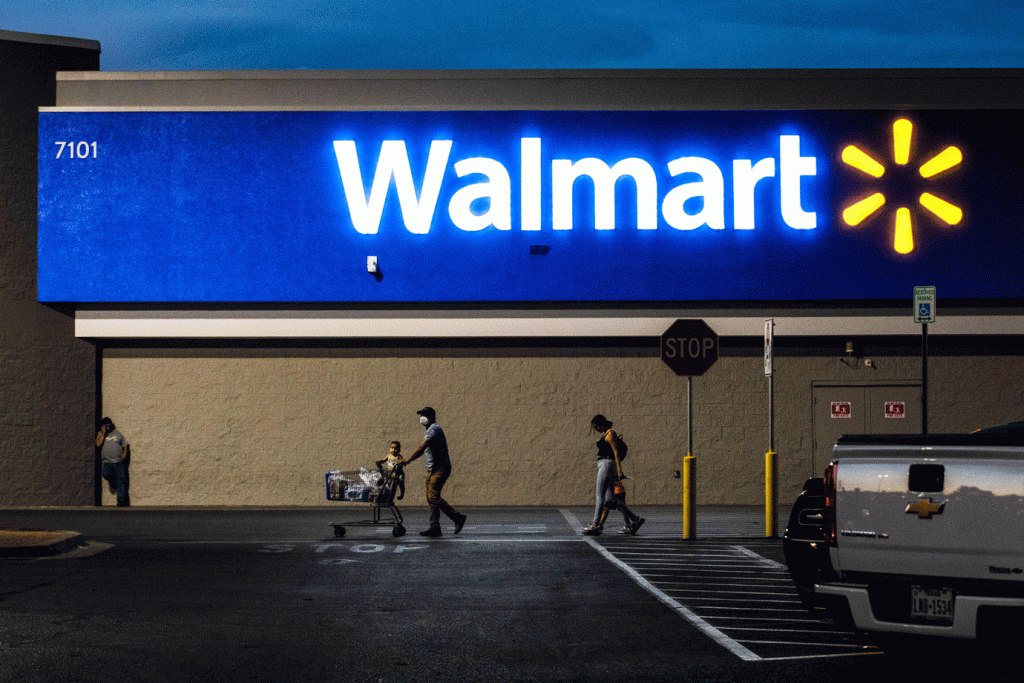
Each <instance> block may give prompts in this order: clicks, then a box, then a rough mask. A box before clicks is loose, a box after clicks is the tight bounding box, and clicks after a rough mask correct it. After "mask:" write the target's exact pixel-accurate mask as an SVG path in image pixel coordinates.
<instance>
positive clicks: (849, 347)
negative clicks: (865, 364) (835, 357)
mask: <svg viewBox="0 0 1024 683" xmlns="http://www.w3.org/2000/svg"><path fill="white" fill-rule="evenodd" d="M839 362H840V363H842V364H843V365H846V366H848V367H851V368H853V369H854V370H856V369H857V351H856V349H855V348H854V346H853V342H852V341H848V342H846V355H845V356H843V357H841V358H840V359H839Z"/></svg>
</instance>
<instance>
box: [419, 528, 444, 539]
mask: <svg viewBox="0 0 1024 683" xmlns="http://www.w3.org/2000/svg"><path fill="white" fill-rule="evenodd" d="M440 535H441V527H439V526H432V527H430V528H429V529H427V530H426V531H421V532H420V536H426V537H427V538H437V537H438V536H440Z"/></svg>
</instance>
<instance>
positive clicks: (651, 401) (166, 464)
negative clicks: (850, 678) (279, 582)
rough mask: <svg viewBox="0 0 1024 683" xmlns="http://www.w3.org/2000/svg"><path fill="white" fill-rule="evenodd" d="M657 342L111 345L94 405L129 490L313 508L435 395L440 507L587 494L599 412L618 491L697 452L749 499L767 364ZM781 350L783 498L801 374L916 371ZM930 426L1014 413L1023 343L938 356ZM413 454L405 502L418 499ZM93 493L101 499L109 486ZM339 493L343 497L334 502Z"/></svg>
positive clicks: (754, 483)
mask: <svg viewBox="0 0 1024 683" xmlns="http://www.w3.org/2000/svg"><path fill="white" fill-rule="evenodd" d="M656 354H657V350H656V349H654V350H653V351H652V350H651V349H648V348H642V349H633V350H632V351H631V352H629V353H626V352H621V350H614V351H611V352H608V353H592V352H591V353H588V354H586V355H585V356H584V355H579V354H576V353H574V351H573V350H571V349H570V350H565V349H550V350H548V352H547V355H545V353H544V352H532V353H528V354H524V353H519V352H516V351H515V350H509V349H501V350H495V349H480V350H471V349H458V350H457V351H456V350H451V349H433V350H430V351H423V350H418V349H376V350H368V351H366V352H361V351H358V350H356V351H353V350H346V351H342V350H329V349H328V350H316V351H301V352H287V351H269V350H267V351H259V350H221V351H217V350H196V349H192V350H176V351H167V352H161V351H159V350H146V349H134V350H133V349H107V350H106V351H105V357H104V360H103V397H104V404H103V413H104V414H106V415H110V416H111V417H112V418H113V419H114V421H115V422H116V423H117V424H118V427H119V428H120V429H122V431H123V432H124V433H125V434H126V436H127V437H128V439H129V440H130V441H131V444H132V452H133V458H132V465H131V489H132V503H133V505H310V506H312V505H323V504H326V501H325V494H324V473H326V472H327V471H329V470H331V469H335V468H337V469H340V470H354V469H359V468H360V467H363V466H371V467H372V463H373V462H374V461H375V460H377V459H379V458H381V457H383V456H384V455H385V453H386V451H387V448H388V444H389V443H390V442H391V441H392V440H395V439H397V440H399V441H401V442H402V450H403V452H404V453H407V454H408V453H411V452H412V451H413V450H414V449H415V448H416V447H417V446H418V445H419V443H420V442H421V440H422V428H421V427H420V426H419V424H418V422H417V420H418V417H417V415H416V410H418V409H419V408H422V407H423V406H425V405H430V406H433V407H434V408H435V409H436V410H437V415H438V422H439V423H440V424H441V426H442V427H443V428H444V429H445V432H446V434H447V435H448V440H449V445H450V448H451V453H452V459H453V461H454V474H453V475H452V478H451V479H450V481H449V483H448V485H447V486H446V488H445V497H446V498H447V499H448V500H449V501H450V502H452V503H453V504H454V505H456V506H459V505H588V504H591V503H592V502H593V500H594V478H595V465H596V463H595V455H596V446H595V442H596V441H597V435H596V434H593V433H591V432H590V431H589V423H590V419H591V417H592V416H593V415H594V414H595V413H602V414H604V415H606V416H607V417H608V418H610V419H611V420H613V421H614V423H615V426H614V428H615V429H616V431H618V432H619V433H620V434H621V435H622V436H623V437H624V438H625V439H626V441H627V443H628V444H629V456H628V458H627V460H626V462H625V470H626V472H627V473H628V474H629V475H630V476H631V477H632V479H631V480H630V481H629V482H628V484H627V496H628V498H629V502H630V504H631V505H636V506H638V507H639V506H642V505H644V504H652V505H653V504H657V505H674V504H680V503H681V502H682V479H681V478H676V476H675V475H676V472H677V471H681V470H682V467H683V458H684V457H685V456H686V455H687V452H688V451H689V452H692V453H693V455H694V456H695V457H696V459H697V460H696V462H697V499H698V502H699V503H701V504H719V505H755V504H761V503H762V502H763V500H764V453H765V451H766V450H768V439H769V435H768V398H767V379H766V377H765V376H764V373H763V363H762V359H761V358H760V357H759V356H751V355H747V356H745V357H723V358H720V360H719V361H718V363H716V364H715V365H714V366H713V367H712V368H711V369H710V370H709V371H708V372H707V373H706V374H705V375H704V376H703V377H698V378H694V379H693V381H692V386H693V391H692V397H693V410H692V421H693V443H692V445H691V444H688V406H687V380H686V378H680V377H677V376H676V375H675V374H673V373H672V371H671V370H670V369H669V368H668V367H667V366H665V365H664V364H663V363H662V362H661V361H660V360H659V359H658V358H657V356H656ZM874 360H875V363H874V367H873V368H869V369H865V368H864V367H863V366H860V367H857V366H854V367H851V366H850V365H847V364H844V363H843V362H841V356H840V351H837V352H836V355H835V356H824V357H818V356H810V357H807V356H804V357H781V358H776V362H775V368H776V376H775V411H774V412H775V416H774V419H775V451H776V452H777V453H778V454H779V456H778V461H779V466H778V469H779V475H778V477H779V492H778V500H779V501H780V502H782V501H786V500H790V499H792V498H793V497H795V495H796V494H797V493H798V492H799V488H800V486H801V484H802V483H803V481H804V479H805V478H807V477H809V476H812V474H813V472H812V455H811V444H812V433H811V431H812V426H811V425H812V415H811V411H812V405H811V402H812V386H813V385H814V384H815V383H816V382H823V381H824V382H831V383H843V382H851V383H859V384H876V383H885V382H900V381H919V379H920V377H919V372H920V359H919V358H918V359H915V358H913V357H909V358H908V357H892V358H888V357H875V359H874ZM929 375H930V396H932V397H933V398H932V399H931V402H932V406H933V409H932V411H931V413H932V419H931V421H932V424H933V428H932V429H931V431H932V432H938V431H963V430H969V429H974V428H976V427H978V426H987V425H991V424H998V423H1001V422H1007V421H1012V420H1016V419H1020V418H1021V414H1020V409H1021V405H1022V401H1021V398H1022V397H1021V384H1022V383H1021V379H1022V378H1024V358H1021V357H1015V356H1010V357H1007V356H996V357H975V358H966V359H965V358H960V357H949V358H935V359H932V361H931V365H930V371H929ZM423 477H424V468H423V465H422V462H415V463H413V464H412V465H411V466H410V467H409V472H408V493H407V495H406V498H405V500H404V501H403V502H404V504H407V505H422V504H424V503H425V496H424V491H423V489H424V486H423ZM103 497H104V504H113V502H114V501H113V496H112V495H111V494H110V493H109V491H107V490H106V487H104V492H103ZM348 505H351V504H348Z"/></svg>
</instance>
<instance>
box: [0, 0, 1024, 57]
mask: <svg viewBox="0 0 1024 683" xmlns="http://www.w3.org/2000/svg"><path fill="white" fill-rule="evenodd" d="M2 21H3V22H4V25H3V26H2V28H6V29H11V30H17V31H27V32H32V33H51V34H56V35H66V36H74V37H79V38H92V39H98V40H100V41H101V44H102V46H103V57H102V65H103V68H104V69H105V70H151V69H159V70H169V69H297V68H311V69H365V68H384V69H408V68H420V69H438V68H593V67H621V68H800V67H805V68H806V67H815V68H829V67H851V68H852V67H862V68H863V67H868V68H870V67H965V66H978V67H992V66H1004V67H1008V66H1013V67H1020V66H1024V33H1022V32H1021V31H1020V26H1021V25H1024V5H1021V4H1019V3H1006V2H994V3H981V2H977V1H976V0H901V1H900V2H893V0H774V1H768V0H558V1H555V2H552V1H551V0H543V1H541V0H518V1H516V0H474V1H472V2H459V1H458V0H388V1H386V2H385V1H383V0H333V1H332V0H149V1H148V2H146V3H138V2H135V0H5V8H4V18H3V20H2Z"/></svg>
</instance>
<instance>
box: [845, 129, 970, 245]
mask: <svg viewBox="0 0 1024 683" xmlns="http://www.w3.org/2000/svg"><path fill="white" fill-rule="evenodd" d="M913 138H914V124H912V123H911V122H910V121H908V120H907V119H899V120H897V121H896V122H894V123H893V124H892V160H893V163H895V164H896V165H897V166H907V165H908V164H909V163H910V157H911V148H912V142H913ZM841 158H842V160H843V163H844V164H846V165H847V166H850V167H852V168H855V169H856V170H858V171H860V172H861V173H863V174H865V175H868V176H870V177H872V178H876V179H877V178H881V177H882V176H884V175H885V174H886V172H887V169H886V167H885V165H884V164H883V163H882V162H880V161H879V160H878V159H877V158H876V156H875V155H874V154H872V153H870V152H866V151H864V150H863V149H861V148H859V147H857V146H856V145H849V146H847V147H846V148H845V149H843V152H842V155H841ZM963 159H964V155H963V153H962V152H961V151H960V150H959V149H958V148H956V147H953V146H950V147H947V148H945V149H944V150H942V151H941V152H939V153H938V154H935V155H933V156H932V157H930V158H929V159H927V160H926V161H925V162H924V163H923V164H921V166H920V167H919V168H918V173H920V175H921V177H922V178H925V179H932V178H935V177H936V176H938V175H939V174H942V173H945V172H946V171H950V170H952V169H955V168H957V167H958V166H959V165H960V163H961V162H962V161H963ZM917 201H918V203H919V204H920V205H921V207H922V208H924V209H925V210H926V211H927V212H928V213H930V214H931V215H933V216H935V217H936V218H938V219H939V220H940V221H942V223H945V224H946V225H957V224H958V223H960V221H961V220H963V217H964V212H963V210H962V209H960V207H958V206H956V205H955V204H952V203H950V202H948V201H946V200H945V199H942V198H941V197H938V196H936V195H935V194H932V193H931V192H922V193H921V195H920V196H919V197H918V199H917ZM885 204H886V198H885V195H884V194H883V193H882V192H873V193H871V194H869V195H868V196H866V197H862V198H861V199H858V200H856V201H854V202H853V203H852V204H850V205H849V206H847V207H846V208H844V209H843V213H842V216H843V222H844V223H846V224H847V225H849V226H850V227H852V228H855V227H857V226H859V225H861V224H862V223H864V221H866V220H868V219H869V218H871V217H873V216H874V215H875V214H876V213H878V212H879V211H880V210H881V209H882V207H883V206H885ZM893 227H894V230H893V242H892V247H893V249H894V250H895V251H896V252H897V253H899V254H909V253H910V252H912V251H913V250H914V225H913V219H912V216H911V211H910V209H909V208H908V207H906V206H899V207H897V208H896V211H895V212H894V218H893Z"/></svg>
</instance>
